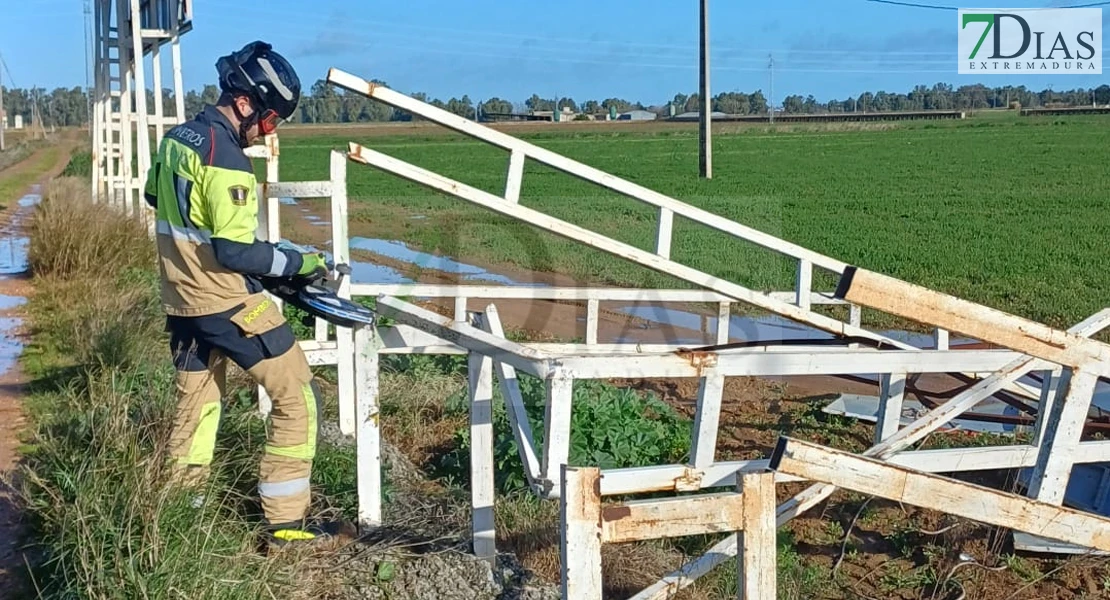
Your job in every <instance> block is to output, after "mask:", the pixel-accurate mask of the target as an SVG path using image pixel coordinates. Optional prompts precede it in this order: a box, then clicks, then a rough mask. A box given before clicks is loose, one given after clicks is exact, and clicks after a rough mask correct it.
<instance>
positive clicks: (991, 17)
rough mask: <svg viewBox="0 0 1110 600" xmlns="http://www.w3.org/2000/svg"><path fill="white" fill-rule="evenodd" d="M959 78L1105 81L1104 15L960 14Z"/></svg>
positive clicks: (1075, 11) (1076, 11)
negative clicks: (1098, 78) (1049, 77)
mask: <svg viewBox="0 0 1110 600" xmlns="http://www.w3.org/2000/svg"><path fill="white" fill-rule="evenodd" d="M957 12H958V17H957V18H958V26H959V29H958V46H959V73H960V74H961V75H978V74H991V75H1019V74H1024V73H1032V74H1037V75H1101V74H1102V9H1101V8H1042V9H1014V10H1000V9H997V8H989V9H960V10H959V11H957Z"/></svg>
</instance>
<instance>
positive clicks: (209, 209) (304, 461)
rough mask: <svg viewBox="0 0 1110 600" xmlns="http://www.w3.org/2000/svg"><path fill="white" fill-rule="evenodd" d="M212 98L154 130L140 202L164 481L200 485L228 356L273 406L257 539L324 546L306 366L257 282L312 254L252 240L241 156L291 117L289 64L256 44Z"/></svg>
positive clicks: (296, 93)
mask: <svg viewBox="0 0 1110 600" xmlns="http://www.w3.org/2000/svg"><path fill="white" fill-rule="evenodd" d="M216 68H217V71H218V73H219V85H220V90H221V96H220V98H219V101H218V102H217V103H216V105H215V106H212V105H208V106H205V108H204V109H203V111H202V112H200V113H199V114H198V115H197V116H196V117H195V118H194V119H192V120H191V121H188V122H186V123H182V124H180V125H177V126H176V127H174V128H173V129H171V130H170V131H168V132H167V133H166V135H165V137H164V139H163V141H162V143H161V147H160V148H159V151H158V156H157V159H156V160H155V161H154V165H153V166H152V167H151V169H150V173H149V176H148V179H147V181H146V186H145V190H144V192H145V193H144V196H145V198H146V200H147V202H148V203H149V204H150V205H151V206H152V207H154V208H155V210H156V212H157V224H156V227H157V232H156V233H157V236H156V237H157V246H158V254H159V263H160V272H161V278H162V287H161V300H162V305H163V309H164V310H165V312H166V314H167V317H166V320H167V329H168V331H169V332H170V346H171V354H172V356H173V361H174V367H175V369H176V390H177V392H176V393H177V402H178V405H177V415H176V418H175V419H174V424H173V430H172V433H171V438H170V448H169V454H170V459H171V461H172V471H173V474H174V479H175V480H176V481H178V482H181V483H183V484H185V485H199V484H202V483H203V482H204V480H205V478H206V477H207V475H208V471H209V465H210V463H211V461H212V454H213V447H214V445H215V441H216V432H217V429H218V426H219V422H220V414H221V397H222V396H223V394H224V387H225V370H226V367H227V361H228V360H230V361H232V362H234V363H235V364H236V365H238V366H239V367H240V368H242V369H243V370H244V371H246V372H247V373H248V374H249V375H250V376H251V377H253V378H254V379H255V380H256V381H257V382H258V383H259V384H260V385H262V387H263V388H265V390H266V392H267V393H268V394H269V396H270V398H271V399H272V401H273V409H272V411H271V413H270V416H271V424H270V428H269V429H268V433H267V440H266V445H265V449H264V453H263V456H262V459H261V462H260V465H259V484H258V493H259V496H260V498H261V505H262V511H263V513H264V515H265V521H266V523H265V525H266V527H265V531H266V535H267V538H268V540H269V541H270V542H271V543H277V544H284V543H287V542H290V541H302V540H313V539H316V538H317V537H320V536H327V535H328V534H329V533H330V530H331V528H330V527H328V526H327V524H312V523H309V522H308V519H307V512H308V508H309V499H310V494H309V479H310V475H311V471H312V460H313V458H314V456H315V452H316V442H317V435H318V434H317V427H318V416H319V412H320V408H319V397H318V394H317V392H316V391H315V389H314V385H312V373H311V372H310V370H309V367H308V361H307V360H306V357H305V355H304V352H303V351H302V350H301V347H300V346H299V345H298V344H297V342H296V340H295V338H294V335H293V331H292V329H291V328H290V326H289V324H288V323H286V321H285V318H284V316H283V315H282V312H281V310H280V309H279V308H278V307H277V306H276V305H275V304H274V302H273V301H272V300H271V299H270V297H268V296H267V295H266V294H264V293H263V287H262V285H261V283H260V281H259V279H258V277H260V276H273V277H294V278H296V277H303V278H305V280H306V281H307V280H311V279H313V278H318V277H320V276H322V275H323V274H324V273H326V269H327V267H326V266H325V261H324V256H323V255H322V254H301V253H298V252H296V251H292V250H288V249H283V248H279V247H277V246H275V245H274V244H270V243H267V242H263V241H260V240H257V239H255V235H254V232H255V229H256V227H257V224H258V198H257V191H256V185H257V184H256V179H255V176H254V170H253V167H252V165H251V161H250V159H249V158H248V157H247V155H246V154H245V153H244V152H243V149H244V148H246V147H248V146H250V145H251V144H252V143H253V142H254V141H255V140H257V139H259V138H260V137H261V136H263V135H268V134H270V133H272V132H274V130H275V128H276V127H277V126H278V124H279V123H281V122H282V121H283V120H286V119H288V118H289V117H290V115H292V114H293V111H294V109H296V107H297V103H298V101H299V100H300V92H301V84H300V81H299V80H298V78H297V75H296V73H295V72H294V70H293V68H292V66H291V65H290V64H289V63H288V62H287V61H286V60H285V59H284V58H283V57H282V56H281V55H279V54H278V53H276V52H274V51H273V49H272V47H271V46H270V45H269V44H267V43H264V42H260V41H256V42H252V43H250V44H247V45H246V46H245V47H243V48H242V49H241V50H239V51H237V52H234V53H232V54H230V55H227V56H223V57H221V58H220V59H219V60H218V61H217V62H216Z"/></svg>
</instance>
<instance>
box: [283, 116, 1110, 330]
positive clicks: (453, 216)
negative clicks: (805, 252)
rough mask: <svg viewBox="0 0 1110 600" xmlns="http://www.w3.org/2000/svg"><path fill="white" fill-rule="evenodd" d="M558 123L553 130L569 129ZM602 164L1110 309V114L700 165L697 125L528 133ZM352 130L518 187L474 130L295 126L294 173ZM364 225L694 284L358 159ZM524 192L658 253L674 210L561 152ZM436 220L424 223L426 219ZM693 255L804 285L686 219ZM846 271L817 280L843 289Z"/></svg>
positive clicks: (791, 144) (962, 124) (912, 267)
mask: <svg viewBox="0 0 1110 600" xmlns="http://www.w3.org/2000/svg"><path fill="white" fill-rule="evenodd" d="M553 129H554V128H553ZM521 137H525V138H526V139H529V140H530V141H533V142H534V143H536V144H537V145H540V146H543V147H545V148H549V149H551V150H554V151H556V152H559V153H561V154H564V155H566V156H568V157H571V158H573V159H576V160H579V161H581V162H583V163H586V164H589V165H591V166H594V167H597V168H600V169H602V170H605V171H608V172H610V173H613V174H615V175H618V176H620V177H624V178H627V179H629V180H632V181H634V182H636V183H639V184H641V185H644V186H646V187H648V188H651V189H654V190H657V191H659V192H662V193H664V194H667V195H670V196H672V197H675V198H677V199H680V200H683V201H686V202H689V203H691V204H694V205H696V206H699V207H702V208H704V209H706V210H709V211H712V212H714V213H717V214H720V215H723V216H725V217H728V218H730V219H734V220H736V221H739V222H741V223H743V224H746V225H749V226H752V227H755V228H757V229H760V230H762V231H765V232H768V233H771V234H774V235H777V236H780V237H782V238H785V239H786V240H789V241H791V242H795V243H798V244H800V245H802V246H805V247H808V248H811V249H813V250H816V251H818V252H822V253H825V254H828V255H831V256H833V257H835V258H838V259H840V260H844V261H847V262H850V263H853V264H858V265H861V266H863V267H866V268H870V269H875V270H878V271H880V272H883V273H886V274H890V275H893V276H896V277H900V278H903V279H906V280H908V281H911V282H915V283H919V284H923V285H926V286H930V287H933V288H936V289H940V290H943V291H946V292H949V293H953V294H956V295H958V296H961V297H965V298H968V299H971V300H975V301H979V302H982V303H985V304H988V305H990V306H994V307H997V308H1001V309H1003V310H1007V311H1011V312H1014V313H1016V314H1019V315H1022V316H1026V317H1030V318H1033V319H1037V320H1041V321H1044V322H1047V323H1049V324H1052V325H1055V326H1060V327H1065V326H1070V325H1071V324H1073V323H1074V322H1076V321H1078V320H1081V319H1082V318H1084V317H1086V316H1087V315H1089V314H1090V313H1092V312H1095V311H1097V310H1099V309H1101V308H1103V307H1105V306H1107V304H1108V301H1107V297H1106V293H1107V291H1108V290H1110V272H1107V271H1106V270H1105V269H1101V268H1099V265H1101V264H1102V261H1103V260H1105V250H1106V248H1107V244H1106V239H1107V235H1108V234H1110V220H1108V219H1107V217H1106V214H1105V211H1106V209H1107V208H1108V207H1110V201H1108V200H1107V198H1106V190H1107V187H1108V184H1110V172H1108V171H1107V170H1106V169H1105V167H1104V166H1103V164H1104V158H1103V157H1104V151H1103V150H1104V148H1106V147H1107V144H1108V143H1110V120H1107V119H1105V118H1100V117H1097V116H1096V117H1044V118H1038V117H1032V118H1030V117H1026V118H1021V117H1017V116H1014V115H1012V114H991V115H985V116H974V117H972V118H969V119H967V120H965V121H951V122H944V121H938V122H924V121H923V122H906V123H897V124H894V123H888V124H881V125H878V126H844V125H840V126H827V127H813V126H798V125H792V126H786V127H782V128H778V129H770V128H768V127H766V126H758V127H747V128H743V127H740V128H734V132H733V133H730V134H718V135H716V136H715V137H714V177H713V179H712V180H709V181H705V180H700V179H699V178H698V177H697V168H698V167H697V161H698V151H697V135H696V129H694V128H690V129H689V130H675V129H666V130H660V131H656V132H651V131H650V130H645V129H644V128H637V129H636V130H635V132H614V131H613V130H612V128H609V129H607V130H604V131H598V132H588V131H576V132H571V133H559V132H557V131H552V132H550V133H533V134H529V135H522V136H521ZM349 141H358V142H360V143H363V144H365V145H366V146H368V147H370V148H374V149H377V150H380V151H382V152H384V153H386V154H390V155H392V156H395V157H398V158H401V159H404V160H407V161H410V162H412V163H415V164H417V165H420V166H423V167H426V168H429V169H432V170H434V171H436V172H439V173H442V174H445V175H448V176H451V177H455V178H457V179H459V180H460V181H463V182H465V183H467V184H470V185H473V186H475V187H478V188H480V189H483V190H486V191H489V192H493V193H497V194H500V193H501V191H502V190H503V186H504V178H505V170H506V165H507V153H505V152H503V151H501V150H499V149H497V148H494V147H492V146H489V145H487V144H484V143H482V142H479V141H476V140H471V139H469V138H465V137H462V136H455V135H442V134H439V133H427V134H423V133H420V134H409V135H406V136H382V135H374V136H367V135H359V132H358V129H357V128H356V129H352V130H351V134H350V135H348V136H336V135H334V134H332V133H329V134H327V135H316V136H311V135H303V134H298V135H290V136H288V137H285V138H283V143H282V154H281V178H282V179H283V180H305V179H326V178H327V169H328V152H329V150H331V149H333V148H334V149H341V150H342V149H345V148H346V144H347V142H349ZM348 185H349V194H350V198H351V199H352V206H351V223H352V227H351V228H352V232H353V233H354V234H360V235H375V236H379V237H390V238H394V239H400V240H403V241H406V242H410V243H414V244H416V245H417V246H418V247H419V248H420V249H422V250H425V251H429V252H439V253H443V254H447V255H451V256H454V257H458V258H461V259H462V260H467V261H471V262H477V263H480V264H487V265H489V264H493V265H497V264H506V265H513V266H516V267H520V268H526V269H533V270H543V271H556V272H561V273H566V274H570V275H573V276H575V277H577V278H579V279H580V280H581V281H583V282H584V283H585V282H590V283H595V284H596V283H602V284H619V285H636V286H675V287H689V286H686V285H684V284H682V283H681V282H678V281H676V280H673V279H671V278H669V277H667V276H665V275H662V274H658V273H655V272H652V271H649V270H647V269H643V268H640V267H638V266H636V265H633V264H631V263H628V262H627V261H623V260H620V259H616V258H614V257H611V256H609V255H607V254H604V253H602V252H598V251H593V250H591V249H589V248H585V247H583V246H581V245H579V244H577V243H574V242H571V241H568V240H563V239H561V238H557V237H555V236H552V235H548V234H546V233H543V232H540V231H539V230H537V229H534V228H531V227H529V226H526V225H522V224H519V223H515V222H512V221H510V220H508V219H504V218H501V217H499V216H498V215H496V214H494V213H492V212H489V211H486V210H484V209H481V208H478V207H476V206H473V205H470V204H469V203H466V202H464V201H462V200H457V199H454V198H449V197H445V196H443V195H440V194H436V193H432V192H430V191H428V190H426V189H424V188H421V187H419V186H416V185H414V184H411V183H409V182H407V181H404V180H401V179H399V178H396V177H394V176H392V175H388V174H385V173H382V172H379V171H377V170H376V169H373V168H371V167H365V166H362V165H357V164H353V163H351V164H349V176H348ZM521 202H522V204H523V205H525V206H530V207H534V208H541V209H542V210H544V211H546V212H549V213H551V214H553V215H555V216H557V217H560V218H563V219H566V220H568V221H570V222H572V223H575V224H578V225H581V226H584V227H587V228H589V229H592V230H594V231H597V232H600V233H604V234H606V235H609V236H612V237H614V238H617V239H619V240H621V241H624V242H627V243H630V244H633V245H635V246H637V247H639V248H642V249H646V250H651V249H652V248H653V245H654V237H655V226H656V225H655V223H656V220H655V212H654V210H652V209H651V208H650V207H648V206H647V205H644V204H641V203H639V202H637V201H635V200H632V199H627V198H624V197H621V196H618V195H616V194H612V193H609V192H607V191H605V190H603V189H601V188H599V187H597V186H594V185H592V184H588V183H585V182H582V181H580V180H578V179H576V178H574V177H572V176H569V175H566V174H563V173H561V172H558V171H555V170H553V169H550V168H547V167H545V166H543V165H539V164H535V163H531V162H529V163H528V164H527V167H526V175H525V178H524V187H523V190H522V199H521ZM417 214H419V215H425V216H426V217H427V218H426V219H422V220H413V219H410V218H408V217H409V216H411V215H417ZM672 256H673V258H674V259H675V260H678V261H681V262H684V263H686V264H689V265H692V266H695V267H697V268H700V269H702V270H704V271H707V272H709V273H712V274H715V275H718V276H721V277H724V278H726V279H729V280H732V281H736V282H739V283H742V284H745V285H748V286H750V287H753V288H756V289H761V290H770V289H778V290H784V289H790V288H791V286H792V284H793V278H794V269H795V265H794V262H793V261H789V260H786V259H783V258H781V257H779V256H778V255H777V254H775V253H773V252H770V251H767V250H763V249H761V248H758V247H756V246H754V245H752V244H749V243H747V242H744V241H741V240H737V239H735V238H732V237H731V236H728V235H726V234H722V233H719V232H716V231H713V230H710V229H708V228H706V227H703V226H700V225H694V224H692V223H690V222H686V221H684V220H683V219H676V222H675V238H674V242H673V251H672ZM834 282H835V279H834V278H832V277H828V276H826V277H817V278H815V284H816V285H818V286H819V287H820V288H821V289H823V290H830V289H831V287H832V285H833V284H834Z"/></svg>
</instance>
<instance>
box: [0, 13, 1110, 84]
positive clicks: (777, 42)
mask: <svg viewBox="0 0 1110 600" xmlns="http://www.w3.org/2000/svg"><path fill="white" fill-rule="evenodd" d="M921 1H922V2H925V3H937V4H942V3H944V2H943V0H921ZM949 1H951V0H949ZM1079 3H1085V2H1084V0H1055V1H1053V0H1041V1H1040V2H1031V1H1028V0H1010V1H1007V2H986V1H984V2H977V3H974V4H968V5H966V6H968V7H975V8H992V7H997V8H1003V7H1005V8H1023V7H1043V6H1053V5H1056V6H1059V5H1072V4H1079ZM5 4H6V5H7V6H5V7H4V9H3V14H2V16H0V53H3V56H4V58H5V61H6V63H7V65H8V67H9V70H10V73H11V76H10V78H9V77H8V75H7V73H5V74H4V76H5V81H6V83H7V84H8V85H12V83H13V82H14V84H15V85H16V86H18V87H29V86H31V85H38V86H42V87H46V88H47V89H53V88H54V87H58V86H66V87H68V86H74V85H84V83H85V46H84V44H85V33H84V16H83V12H82V5H83V2H82V0H26V1H24V2H18V3H17V2H15V1H14V0H5ZM952 5H956V4H955V3H953V4H952ZM507 6H512V7H513V8H512V9H507V8H506V7H507ZM1107 8H1110V7H1107ZM194 14H195V28H194V30H193V31H192V32H190V33H189V34H187V35H186V36H184V37H183V39H182V43H181V45H182V56H183V63H184V81H185V86H186V88H187V89H189V88H193V89H199V88H200V87H201V86H203V85H204V84H205V83H209V82H211V81H212V78H213V77H214V67H213V65H214V63H215V60H216V58H217V57H218V56H219V55H220V54H224V53H226V52H228V51H229V50H231V49H234V48H238V47H240V46H241V45H242V44H244V43H245V42H248V41H250V40H253V39H256V38H261V39H265V40H267V41H270V42H271V43H273V44H274V45H275V47H276V48H277V49H278V50H279V51H281V52H283V53H284V54H286V56H287V57H289V58H290V59H291V60H292V61H293V62H294V65H295V66H296V67H297V69H298V71H299V72H300V74H301V78H302V80H304V81H305V83H306V87H308V86H311V84H312V83H313V82H314V81H316V80H317V79H323V78H324V77H326V74H327V70H328V68H329V67H332V66H334V67H338V68H341V69H344V70H347V71H350V72H353V73H355V74H357V75H360V76H362V77H365V78H367V79H370V78H378V79H382V80H385V81H386V82H387V83H388V84H389V85H390V86H391V87H393V88H396V89H398V90H401V91H404V92H408V93H411V92H415V91H423V92H425V93H427V94H429V95H430V96H433V97H440V98H443V99H447V98H450V97H451V96H458V97H461V96H462V95H463V94H468V95H469V96H470V97H471V99H473V100H481V99H486V98H490V97H492V96H499V97H502V98H506V99H509V100H512V101H523V100H524V99H526V98H527V97H529V96H530V95H531V94H532V93H539V94H541V95H542V96H545V97H552V96H554V95H555V94H558V95H560V96H569V97H572V98H574V99H575V100H578V101H579V102H581V101H584V100H587V99H597V100H603V99H605V98H608V97H622V98H626V99H630V100H639V101H641V102H644V103H645V104H652V103H660V104H661V103H665V102H666V101H668V100H670V99H671V98H672V97H673V95H674V94H675V93H676V92H683V93H692V92H694V91H695V90H696V88H697V45H696V44H697V39H698V29H697V24H698V3H697V1H696V0H668V1H666V2H663V1H659V0H637V1H635V2H633V1H623V2H620V1H611V2H595V1H587V0H561V1H547V2H536V1H531V0H516V1H514V2H505V1H493V0H469V1H463V2H443V1H434V0H407V3H403V2H350V1H340V0H313V1H311V2H304V1H303V0H300V1H298V0H194ZM1108 16H1110V11H1107V10H1105V9H1104V11H1103V22H1104V27H1106V24H1107V23H1108V22H1110V19H1108V18H1107V17H1108ZM710 18H711V26H710V39H711V45H712V47H713V53H712V59H711V60H712V62H711V64H712V75H711V84H712V88H713V92H714V93H717V92H721V91H733V90H736V91H745V92H750V91H754V90H756V89H762V90H763V92H764V93H765V94H767V93H768V92H769V89H770V72H769V69H768V68H767V65H768V61H769V55H772V54H773V56H774V60H775V65H776V67H775V75H774V92H775V96H776V98H777V99H778V100H779V101H780V102H781V99H782V98H783V97H785V96H786V95H789V94H801V95H806V94H813V95H814V96H816V97H817V98H818V99H819V100H827V99H830V98H845V97H848V96H855V95H857V94H859V93H860V92H863V91H867V90H870V91H878V90H886V91H898V92H904V91H909V89H911V88H912V86H913V85H915V84H918V83H923V84H927V85H931V84H933V83H936V82H948V83H952V84H954V85H957V86H958V85H963V84H967V83H975V82H982V83H985V84H987V85H1007V84H1012V85H1019V84H1024V85H1027V86H1030V87H1032V88H1034V89H1037V90H1039V89H1042V88H1045V87H1048V86H1050V85H1051V86H1053V88H1054V89H1070V88H1074V87H1094V86H1098V85H1101V84H1103V83H1105V82H1107V81H1108V80H1110V74H1108V75H1106V76H1096V75H1090V76H1086V75H1066V76H1044V75H1042V76H980V77H975V76H960V75H957V74H956V62H955V49H956V13H955V12H953V11H941V10H928V9H921V8H909V7H902V6H893V5H889V4H880V3H875V2H869V1H867V0H777V1H770V2H768V1H766V0H764V1H760V2H754V1H750V0H711V4H710ZM1108 30H1110V28H1108ZM47 31H49V32H51V33H52V34H51V35H47V34H45V33H44V32H47ZM1104 45H1105V44H1104ZM166 59H168V53H166V55H165V57H164V59H163V60H164V61H165V62H166V63H167V64H168V60H166ZM1107 67H1108V68H1110V65H1107ZM165 73H166V75H165V76H164V81H170V79H169V69H168V68H167V69H166V71H165Z"/></svg>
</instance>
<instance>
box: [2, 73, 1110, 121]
mask: <svg viewBox="0 0 1110 600" xmlns="http://www.w3.org/2000/svg"><path fill="white" fill-rule="evenodd" d="M377 83H379V84H382V85H387V84H386V83H385V82H382V81H379V82H377ZM411 95H412V96H413V97H415V98H419V99H421V100H423V101H425V102H428V103H430V104H433V105H435V106H438V107H440V108H443V109H445V110H448V111H450V112H452V113H454V114H457V115H461V116H463V117H466V118H468V119H473V118H475V116H476V115H477V114H478V113H479V112H480V113H481V114H496V113H501V114H504V113H528V112H530V111H551V110H553V109H555V108H556V106H557V107H558V109H559V110H564V109H569V110H570V111H572V112H574V113H579V114H582V113H584V114H590V115H598V116H600V115H604V114H608V113H609V112H610V110H611V109H612V110H615V111H616V112H617V113H622V112H626V111H629V110H648V111H652V112H654V113H656V114H658V115H659V116H661V117H666V116H668V115H669V114H670V113H672V112H674V113H675V114H680V113H683V112H689V111H698V110H700V109H701V100H700V98H698V95H697V94H696V93H695V94H689V95H687V94H675V96H674V97H673V98H672V99H671V100H670V101H668V102H664V103H662V104H652V105H645V104H643V103H641V102H634V101H631V100H627V99H624V98H606V99H604V100H596V99H595V100H586V101H585V102H577V101H575V100H574V99H573V98H568V97H563V98H558V99H556V98H542V97H540V96H539V95H538V94H533V95H532V96H531V97H530V98H527V99H525V100H524V101H521V102H513V101H510V100H507V99H504V98H498V97H494V98H489V99H485V100H483V101H481V102H475V100H473V99H472V98H470V97H469V96H467V95H464V96H462V97H461V98H450V99H448V100H441V99H439V98H429V97H428V96H427V95H426V94H424V93H422V92H415V93H411ZM218 97H219V89H218V88H217V87H216V86H214V85H206V86H205V87H204V88H203V89H202V90H200V91H199V92H198V91H195V90H191V91H189V92H188V93H186V94H185V99H184V101H185V113H186V114H187V115H189V116H192V115H195V114H196V113H198V112H200V110H201V109H202V108H203V106H204V105H205V104H211V103H215V102H216V99H217V98H218ZM1092 103H1097V104H1099V105H1105V104H1110V85H1106V84H1103V85H1101V86H1099V87H1097V88H1086V89H1083V88H1078V89H1072V90H1066V91H1065V90H1057V91H1054V90H1041V91H1034V90H1030V89H1028V88H1026V87H1025V86H1003V87H987V86H985V85H982V84H975V85H965V86H960V87H954V86H952V85H949V84H944V83H938V84H936V85H933V86H932V87H929V86H925V85H918V86H916V87H914V88H913V89H912V90H911V91H909V92H908V93H896V92H886V91H877V92H870V91H868V92H864V93H862V94H860V95H859V96H857V97H855V98H844V99H831V100H827V101H823V102H822V101H818V100H817V99H816V98H814V97H813V96H812V95H809V96H800V95H790V96H786V97H785V98H783V99H782V104H781V105H780V106H778V107H776V111H778V112H779V113H788V114H805V113H811V114H812V113H826V112H832V113H842V112H857V111H858V112H884V111H904V110H975V109H986V108H1005V107H1013V106H1014V105H1015V104H1017V105H1020V106H1022V107H1042V106H1046V107H1051V106H1089V105H1091V104H1092ZM147 104H148V106H153V105H154V92H153V91H149V90H148V91H147ZM163 104H164V109H163V110H164V112H165V113H166V114H167V115H170V116H173V115H174V114H175V107H176V104H175V102H174V98H173V94H172V93H171V92H170V91H169V90H164V92H163ZM34 106H37V107H38V110H37V113H38V115H39V117H40V118H41V122H42V124H43V125H44V126H46V127H51V126H54V125H57V126H72V125H82V124H84V123H86V122H87V121H86V119H87V114H88V106H89V105H88V96H87V95H86V93H85V90H84V89H83V88H81V87H73V88H57V89H55V90H54V91H52V92H47V91H46V90H45V89H43V88H32V89H21V88H5V89H4V108H5V109H6V110H7V113H8V115H9V126H10V125H11V124H12V120H11V117H10V116H11V115H22V116H23V123H24V126H25V127H27V126H30V124H31V122H32V115H33V114H34V112H35V111H34V110H33V107H34ZM713 110H714V111H718V112H723V113H728V114H766V113H767V111H768V100H767V98H766V96H765V95H764V94H763V91H762V90H755V91H754V92H751V93H745V92H721V93H719V94H717V95H716V96H714V97H713ZM412 119H413V116H412V115H409V114H407V113H404V112H401V111H398V110H395V109H393V108H392V107H389V106H386V105H384V104H381V103H380V102H376V101H373V100H370V99H369V98H366V97H364V96H361V95H358V94H353V93H346V92H345V91H344V90H341V89H337V88H336V87H334V86H331V85H328V84H327V83H326V82H325V81H324V80H318V81H316V82H315V83H314V84H313V85H312V87H311V88H310V89H309V90H307V93H306V94H305V95H304V97H303V99H302V101H301V104H300V107H299V109H298V111H297V113H296V114H295V115H294V116H293V119H292V121H294V122H302V123H364V122H375V121H408V120H412Z"/></svg>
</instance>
